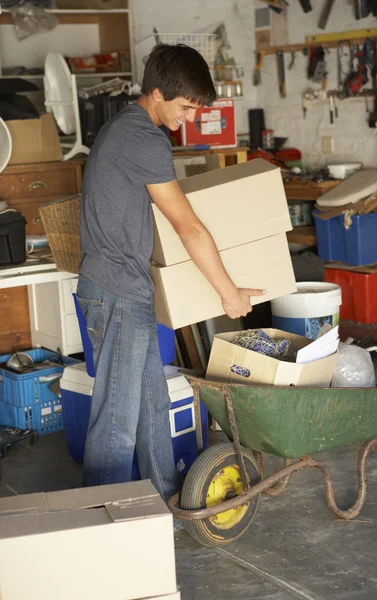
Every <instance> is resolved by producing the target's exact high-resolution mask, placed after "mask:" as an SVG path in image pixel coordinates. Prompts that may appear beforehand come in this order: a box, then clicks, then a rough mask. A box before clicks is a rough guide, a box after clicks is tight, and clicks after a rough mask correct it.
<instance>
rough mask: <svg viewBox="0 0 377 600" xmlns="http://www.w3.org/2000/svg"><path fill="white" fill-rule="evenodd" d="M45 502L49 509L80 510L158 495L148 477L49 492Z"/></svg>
mask: <svg viewBox="0 0 377 600" xmlns="http://www.w3.org/2000/svg"><path fill="white" fill-rule="evenodd" d="M46 495H47V503H48V507H49V510H50V511H58V510H80V509H83V508H91V507H96V506H105V505H106V504H111V503H113V502H117V501H123V500H127V501H131V500H137V499H138V498H145V497H154V498H155V497H159V494H158V492H157V490H156V488H155V487H154V486H153V485H152V483H151V482H150V480H149V479H146V480H144V481H132V482H131V483H116V484H113V485H101V486H95V487H85V488H78V489H75V490H62V491H60V492H49V493H48V494H46Z"/></svg>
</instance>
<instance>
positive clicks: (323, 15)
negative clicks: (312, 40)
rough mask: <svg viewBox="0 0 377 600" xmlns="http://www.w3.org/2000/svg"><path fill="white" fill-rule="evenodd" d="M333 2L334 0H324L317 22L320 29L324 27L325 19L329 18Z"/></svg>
mask: <svg viewBox="0 0 377 600" xmlns="http://www.w3.org/2000/svg"><path fill="white" fill-rule="evenodd" d="M334 4H335V0H326V2H325V5H324V7H323V10H322V13H321V17H320V19H319V23H318V27H319V28H320V29H326V25H327V21H328V20H329V17H330V13H331V11H332V8H333V6H334Z"/></svg>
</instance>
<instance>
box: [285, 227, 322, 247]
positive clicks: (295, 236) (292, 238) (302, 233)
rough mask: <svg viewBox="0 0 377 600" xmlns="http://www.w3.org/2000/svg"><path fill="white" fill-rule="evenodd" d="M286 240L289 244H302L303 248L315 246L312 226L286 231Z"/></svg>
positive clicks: (315, 238)
mask: <svg viewBox="0 0 377 600" xmlns="http://www.w3.org/2000/svg"><path fill="white" fill-rule="evenodd" d="M287 239H288V242H290V243H291V244H303V245H304V246H316V245H317V237H316V233H315V227H314V225H306V226H304V227H295V228H294V229H293V230H292V231H288V233H287Z"/></svg>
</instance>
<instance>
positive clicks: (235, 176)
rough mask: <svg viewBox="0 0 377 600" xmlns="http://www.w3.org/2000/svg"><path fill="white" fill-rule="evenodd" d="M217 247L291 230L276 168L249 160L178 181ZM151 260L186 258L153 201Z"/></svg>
mask: <svg viewBox="0 0 377 600" xmlns="http://www.w3.org/2000/svg"><path fill="white" fill-rule="evenodd" d="M179 184H180V186H181V188H182V190H183V191H184V193H185V194H186V196H187V198H188V200H189V202H190V204H191V206H192V208H193V209H194V212H195V214H196V215H197V216H198V217H199V219H200V220H201V221H202V223H203V224H204V225H205V226H206V227H207V229H208V230H209V232H210V233H211V235H212V236H213V239H214V241H215V244H216V246H217V249H218V250H219V251H222V250H227V249H228V248H233V247H234V246H241V245H242V244H247V243H248V242H253V241H255V240H260V239H262V238H266V237H269V236H272V235H276V234H278V233H282V232H286V231H290V230H291V229H292V224H291V220H290V217H289V211H288V205H287V199H286V195H285V191H284V185H283V181H282V178H281V173H280V169H279V168H278V167H276V166H275V165H272V164H271V163H269V162H267V161H265V160H262V159H259V158H258V159H255V160H251V161H248V162H246V163H242V164H239V165H234V166H232V167H227V168H226V169H217V170H215V171H209V172H208V173H202V174H200V175H195V176H193V177H188V178H187V179H184V180H181V181H180V182H179ZM152 209H153V215H154V222H155V244H154V250H153V254H152V260H153V261H154V262H156V263H157V264H159V265H163V266H169V265H174V264H177V263H180V262H184V261H187V260H190V256H189V254H188V253H187V251H186V250H185V248H184V246H183V244H182V242H181V240H180V238H179V236H178V234H177V233H176V232H175V230H174V228H173V226H172V225H171V223H170V222H169V221H168V219H167V218H166V217H165V216H164V215H163V214H162V213H161V211H160V210H159V208H158V207H157V206H156V205H155V204H153V205H152Z"/></svg>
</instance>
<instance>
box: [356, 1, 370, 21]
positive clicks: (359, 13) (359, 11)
mask: <svg viewBox="0 0 377 600" xmlns="http://www.w3.org/2000/svg"><path fill="white" fill-rule="evenodd" d="M353 6H354V10H355V19H357V21H359V20H360V19H365V18H366V17H367V16H368V15H369V12H370V8H369V2H368V0H353Z"/></svg>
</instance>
